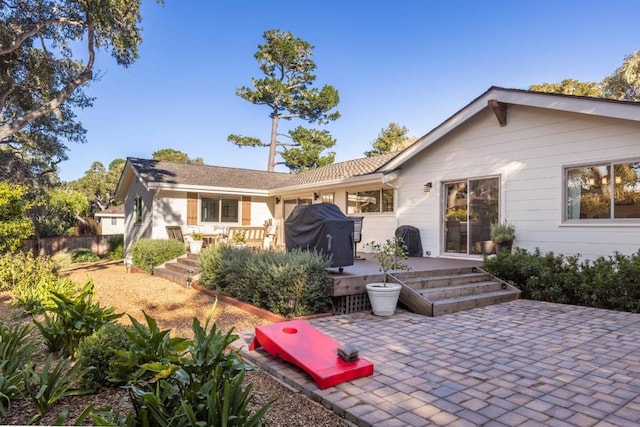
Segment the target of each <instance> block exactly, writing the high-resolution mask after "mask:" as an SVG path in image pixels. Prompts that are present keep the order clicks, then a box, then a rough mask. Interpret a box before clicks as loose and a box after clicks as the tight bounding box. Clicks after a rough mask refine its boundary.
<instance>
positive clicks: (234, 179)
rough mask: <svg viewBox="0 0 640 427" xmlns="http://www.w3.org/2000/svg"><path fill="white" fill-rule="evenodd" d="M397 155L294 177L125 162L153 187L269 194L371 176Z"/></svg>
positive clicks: (206, 166)
mask: <svg viewBox="0 0 640 427" xmlns="http://www.w3.org/2000/svg"><path fill="white" fill-rule="evenodd" d="M397 154H398V152H395V153H386V154H381V155H378V156H374V157H365V158H361V159H355V160H348V161H345V162H340V163H333V164H330V165H327V166H323V167H320V168H317V169H312V170H308V171H302V172H298V173H282V172H268V171H262V170H255V169H241V168H231V167H223V166H209V165H192V164H185V163H175V162H168V161H159V160H149V159H140V158H128V159H127V162H128V163H129V164H130V165H131V166H132V167H133V168H134V170H135V173H136V174H137V175H138V176H139V177H140V179H141V180H142V181H144V182H145V183H147V184H155V185H156V186H159V187H161V186H173V187H176V186H202V187H216V188H239V189H254V190H273V189H277V188H291V187H295V186H299V185H308V184H321V183H323V182H326V181H335V180H340V179H346V178H350V177H355V176H363V175H368V174H371V173H375V172H376V171H377V170H378V169H379V168H380V167H381V166H383V165H384V164H385V163H387V162H388V161H389V160H391V159H392V158H394V157H395V156H396V155H397Z"/></svg>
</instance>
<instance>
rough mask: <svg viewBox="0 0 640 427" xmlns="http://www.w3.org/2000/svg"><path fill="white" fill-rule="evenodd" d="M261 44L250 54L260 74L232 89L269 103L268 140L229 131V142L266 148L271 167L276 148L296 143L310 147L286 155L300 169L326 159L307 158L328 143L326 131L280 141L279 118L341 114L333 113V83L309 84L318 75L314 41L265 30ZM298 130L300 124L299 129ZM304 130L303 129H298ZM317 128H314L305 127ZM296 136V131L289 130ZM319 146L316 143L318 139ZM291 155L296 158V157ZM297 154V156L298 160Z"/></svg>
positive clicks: (320, 119) (335, 98)
mask: <svg viewBox="0 0 640 427" xmlns="http://www.w3.org/2000/svg"><path fill="white" fill-rule="evenodd" d="M263 38H264V40H265V43H264V44H260V45H258V51H257V52H256V54H255V55H254V56H255V58H256V60H257V61H258V64H259V66H260V70H261V71H262V72H263V73H264V77H263V78H261V79H252V82H253V88H250V87H246V86H243V87H241V88H238V89H236V94H237V95H238V96H240V97H241V98H242V99H244V100H246V101H249V102H251V103H252V104H256V105H266V106H267V107H269V109H270V111H269V118H270V119H271V135H272V136H271V140H270V141H269V142H268V143H263V142H262V141H261V140H260V139H258V138H253V137H246V136H241V135H235V134H233V135H229V137H228V138H227V139H228V141H230V142H232V143H233V144H236V145H238V146H239V147H243V146H244V147H270V150H269V162H268V164H267V169H268V170H270V171H273V170H274V168H275V165H276V161H275V155H276V147H278V146H279V147H283V148H284V149H285V150H283V151H286V150H289V149H290V148H291V147H298V149H299V150H307V148H309V147H313V148H312V150H311V152H307V153H305V154H304V155H302V153H301V152H298V153H297V154H296V155H295V156H291V157H290V158H289V159H287V160H286V161H287V164H288V165H292V166H294V167H295V168H296V169H303V168H305V167H306V166H309V165H312V164H313V163H315V162H317V161H325V160H322V159H320V158H319V157H318V159H317V160H312V159H309V157H313V154H312V153H313V152H315V153H319V152H320V151H322V150H323V149H324V148H328V147H327V146H326V144H327V143H330V141H331V138H329V137H327V136H328V135H326V134H325V135H320V134H321V133H322V132H319V133H318V134H317V136H321V138H320V139H319V140H318V139H317V138H316V139H314V138H306V137H305V138H304V141H305V144H306V145H305V146H303V145H302V140H300V139H298V140H296V139H295V138H294V139H293V142H289V141H287V142H282V141H278V140H277V137H278V124H279V120H280V119H285V120H291V119H301V120H305V121H307V122H309V123H314V122H318V123H320V124H324V123H328V122H330V121H332V120H336V119H338V118H339V117H340V113H339V112H337V111H334V112H331V110H333V109H334V108H335V107H336V106H337V105H338V102H339V95H338V91H337V90H336V89H335V88H334V87H333V86H328V85H325V86H323V87H322V88H321V89H318V88H313V87H312V86H313V82H314V81H315V79H316V76H315V74H313V73H314V71H315V69H316V64H315V62H314V61H313V60H312V59H311V56H312V51H313V46H312V45H311V44H309V43H308V42H306V41H304V40H302V39H299V38H297V37H294V36H293V34H291V33H289V32H286V31H280V30H268V31H265V32H264V34H263ZM298 129H301V128H298ZM300 132H302V131H300ZM308 132H318V131H308ZM290 136H292V137H294V136H295V135H290ZM318 141H319V145H317V146H316V142H318ZM294 157H295V158H294ZM296 158H297V159H296ZM297 160H304V162H303V163H304V164H294V161H296V162H297Z"/></svg>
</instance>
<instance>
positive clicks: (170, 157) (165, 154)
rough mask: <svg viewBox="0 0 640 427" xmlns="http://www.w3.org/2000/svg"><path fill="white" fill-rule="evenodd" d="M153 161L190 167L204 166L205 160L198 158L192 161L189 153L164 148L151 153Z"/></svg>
mask: <svg viewBox="0 0 640 427" xmlns="http://www.w3.org/2000/svg"><path fill="white" fill-rule="evenodd" d="M151 158H152V159H153V160H163V161H167V162H176V163H186V164H188V165H204V159H203V158H202V157H196V158H195V159H192V158H190V157H189V155H188V154H187V153H183V152H182V151H180V150H176V149H173V148H163V149H161V150H158V151H154V152H153V153H151Z"/></svg>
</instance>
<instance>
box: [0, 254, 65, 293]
mask: <svg viewBox="0 0 640 427" xmlns="http://www.w3.org/2000/svg"><path fill="white" fill-rule="evenodd" d="M57 277H58V266H57V265H56V263H55V262H53V261H52V259H51V258H49V257H44V256H43V257H36V256H34V255H33V254H32V253H31V252H28V253H22V252H18V253H15V254H4V255H0V291H6V290H11V289H13V288H14V287H16V286H25V287H33V286H35V285H36V284H37V283H39V282H40V281H41V280H43V279H46V280H49V279H51V278H57Z"/></svg>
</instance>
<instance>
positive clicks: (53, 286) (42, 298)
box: [10, 277, 78, 314]
mask: <svg viewBox="0 0 640 427" xmlns="http://www.w3.org/2000/svg"><path fill="white" fill-rule="evenodd" d="M77 289H78V287H77V285H76V284H75V283H74V282H73V281H72V280H71V279H68V278H66V279H62V278H60V277H48V278H44V277H43V278H42V279H41V280H40V281H39V282H37V283H29V282H26V283H24V284H23V285H18V286H16V287H14V288H13V289H12V290H11V292H10V293H11V296H12V297H13V298H14V304H15V305H16V306H18V307H19V308H20V309H22V310H24V311H25V312H26V313H28V314H38V313H42V312H44V311H45V310H46V309H48V308H51V307H53V306H54V303H53V292H56V293H59V294H62V295H67V296H69V295H73V294H74V293H75V292H76V291H77Z"/></svg>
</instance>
